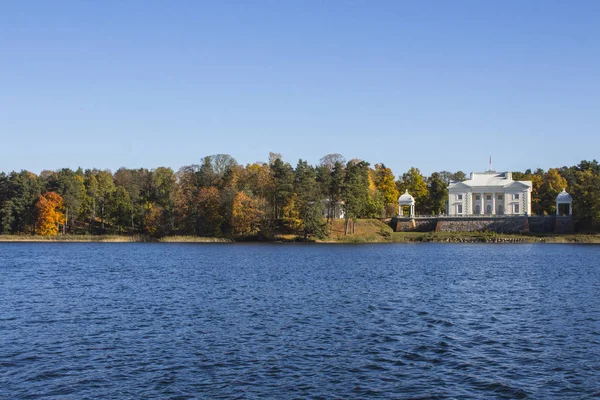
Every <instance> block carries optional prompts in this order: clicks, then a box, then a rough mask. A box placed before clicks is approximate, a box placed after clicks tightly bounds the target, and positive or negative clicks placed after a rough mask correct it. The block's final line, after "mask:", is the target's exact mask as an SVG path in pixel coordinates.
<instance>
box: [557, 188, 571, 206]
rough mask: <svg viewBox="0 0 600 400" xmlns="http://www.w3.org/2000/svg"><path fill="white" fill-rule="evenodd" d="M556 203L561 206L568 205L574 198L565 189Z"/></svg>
mask: <svg viewBox="0 0 600 400" xmlns="http://www.w3.org/2000/svg"><path fill="white" fill-rule="evenodd" d="M556 202H557V203H561V204H568V203H572V202H573V198H572V197H571V195H570V194H569V193H567V192H566V191H565V189H563V190H562V192H560V193H559V194H558V196H556Z"/></svg>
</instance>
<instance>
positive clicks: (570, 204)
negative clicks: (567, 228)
mask: <svg viewBox="0 0 600 400" xmlns="http://www.w3.org/2000/svg"><path fill="white" fill-rule="evenodd" d="M571 215H573V204H572V203H569V217H570V216H571Z"/></svg>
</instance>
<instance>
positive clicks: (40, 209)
mask: <svg viewBox="0 0 600 400" xmlns="http://www.w3.org/2000/svg"><path fill="white" fill-rule="evenodd" d="M35 209H36V211H37V220H36V224H35V233H37V234H38V235H42V236H56V235H57V234H58V226H59V224H64V223H65V214H64V213H63V212H62V209H63V198H62V197H61V196H60V195H59V194H57V193H54V192H48V193H44V194H43V195H41V196H40V197H39V198H38V201H37V202H36V203H35Z"/></svg>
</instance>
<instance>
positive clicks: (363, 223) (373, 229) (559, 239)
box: [0, 219, 600, 244]
mask: <svg viewBox="0 0 600 400" xmlns="http://www.w3.org/2000/svg"><path fill="white" fill-rule="evenodd" d="M236 241H237V242H240V241H241V242H253V241H254V242H255V241H266V240H265V239H264V238H259V237H242V238H236V239H235V240H233V239H228V238H213V237H198V236H166V237H163V238H160V239H157V238H152V237H149V236H144V235H134V236H119V235H106V236H104V235H64V236H62V235H59V236H51V237H48V236H38V235H35V236H32V235H0V242H112V243H127V242H130V243H143V242H161V243H232V242H236ZM270 241H271V242H303V241H304V240H303V237H302V236H300V235H294V234H276V235H275V236H274V237H273V238H272V240H270ZM309 241H311V242H314V241H315V240H314V239H310V240H309ZM316 242H317V243H428V242H439V243H598V244H600V234H568V235H556V234H533V233H528V234H499V233H494V232H393V230H392V228H390V226H389V225H387V224H385V223H383V222H381V221H379V220H376V219H361V220H358V221H357V222H356V224H355V225H354V227H353V233H349V234H347V235H346V234H344V221H343V220H336V221H334V222H333V224H332V226H331V230H330V234H329V235H328V236H327V237H326V238H324V239H322V240H316Z"/></svg>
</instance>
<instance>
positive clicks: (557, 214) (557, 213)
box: [556, 201, 571, 217]
mask: <svg viewBox="0 0 600 400" xmlns="http://www.w3.org/2000/svg"><path fill="white" fill-rule="evenodd" d="M558 205H559V203H558V201H557V202H556V216H557V217H558V216H559V212H558ZM569 215H571V206H570V205H569Z"/></svg>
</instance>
